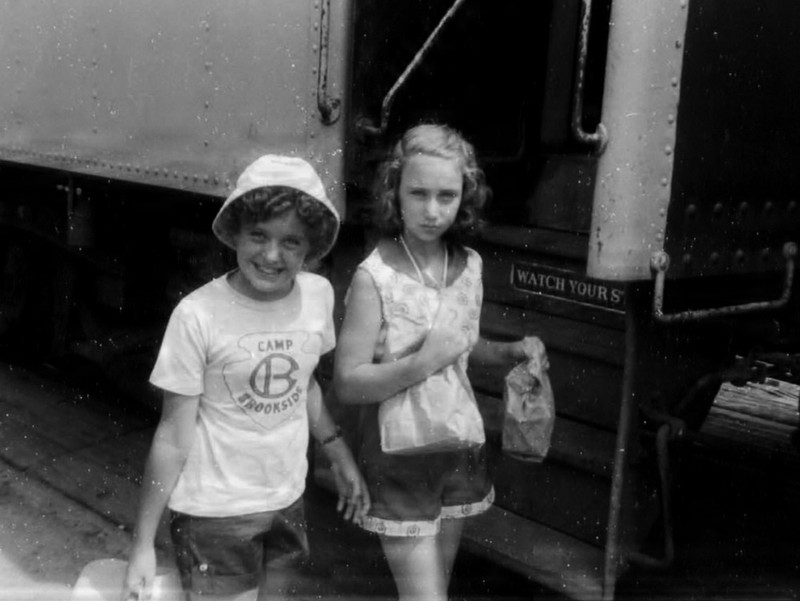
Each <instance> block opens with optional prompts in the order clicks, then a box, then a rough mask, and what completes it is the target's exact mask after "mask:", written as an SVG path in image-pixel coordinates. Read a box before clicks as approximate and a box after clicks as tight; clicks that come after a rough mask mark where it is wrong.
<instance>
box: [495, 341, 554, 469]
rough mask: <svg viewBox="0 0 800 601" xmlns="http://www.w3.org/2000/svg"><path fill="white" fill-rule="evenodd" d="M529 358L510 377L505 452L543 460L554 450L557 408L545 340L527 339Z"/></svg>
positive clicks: (506, 405)
mask: <svg viewBox="0 0 800 601" xmlns="http://www.w3.org/2000/svg"><path fill="white" fill-rule="evenodd" d="M523 345H524V348H525V353H526V355H527V356H528V357H529V359H528V361H526V362H525V363H520V364H519V365H517V366H516V367H515V368H514V369H512V370H511V371H510V372H509V373H508V375H507V376H506V381H505V391H504V394H503V396H504V397H505V398H504V401H505V419H504V421H503V451H505V452H506V453H508V454H509V455H512V456H513V457H516V458H518V459H523V460H525V461H532V462H536V463H538V462H541V461H543V460H544V458H545V457H546V456H547V452H548V450H549V449H550V438H551V437H552V435H553V425H554V423H555V417H556V411H555V400H554V399H553V389H552V387H551V386H550V378H549V377H548V375H547V369H548V367H549V364H548V361H547V354H546V352H545V348H544V343H542V341H541V340H539V338H537V337H535V336H531V337H527V338H525V339H524V341H523Z"/></svg>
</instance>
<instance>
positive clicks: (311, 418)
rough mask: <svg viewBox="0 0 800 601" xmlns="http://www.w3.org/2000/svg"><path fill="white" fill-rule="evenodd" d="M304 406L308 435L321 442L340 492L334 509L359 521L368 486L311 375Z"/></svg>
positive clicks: (366, 502) (367, 504) (366, 503)
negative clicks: (305, 407) (306, 410)
mask: <svg viewBox="0 0 800 601" xmlns="http://www.w3.org/2000/svg"><path fill="white" fill-rule="evenodd" d="M307 407H308V425H309V429H310V431H311V434H312V436H313V437H314V438H315V439H316V440H317V442H319V443H320V445H321V448H322V451H323V452H324V453H325V456H326V457H327V458H328V460H329V461H330V462H331V469H332V471H333V476H334V479H335V481H336V488H337V490H338V493H339V501H338V504H337V506H336V509H337V511H342V512H343V514H342V515H343V517H344V518H345V519H346V520H350V519H352V520H353V521H360V519H361V518H362V517H363V516H364V514H365V513H366V512H367V511H369V507H370V499H369V493H368V492H367V485H366V483H365V482H364V479H363V478H362V477H361V472H360V471H359V470H358V466H357V465H356V462H355V460H354V459H353V455H352V453H351V452H350V448H349V447H348V446H347V444H346V443H345V441H344V438H343V437H342V435H341V431H340V430H339V428H338V427H337V426H336V424H335V423H334V421H333V418H332V417H331V415H330V413H329V412H328V408H327V407H326V406H325V403H324V401H323V400H322V391H321V389H320V387H319V385H318V384H317V381H316V380H315V379H314V378H311V379H310V380H309V386H308V401H307Z"/></svg>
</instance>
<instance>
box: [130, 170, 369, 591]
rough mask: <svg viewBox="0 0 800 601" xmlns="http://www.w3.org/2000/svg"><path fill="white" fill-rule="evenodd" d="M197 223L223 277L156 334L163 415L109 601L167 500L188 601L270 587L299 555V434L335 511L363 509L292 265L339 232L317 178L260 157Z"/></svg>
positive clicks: (142, 579) (311, 257)
mask: <svg viewBox="0 0 800 601" xmlns="http://www.w3.org/2000/svg"><path fill="white" fill-rule="evenodd" d="M212 229H213V231H214V233H215V234H216V236H217V237H218V238H219V239H220V240H221V241H222V242H223V243H224V244H226V245H227V246H229V247H230V248H232V249H233V250H234V251H236V262H237V268H236V269H234V270H232V271H230V272H229V273H227V274H225V275H223V276H221V277H219V278H216V279H214V280H212V281H211V282H208V283H207V284H205V285H203V286H201V287H200V288H198V289H197V290H195V291H194V292H192V293H191V294H189V295H188V296H186V297H185V298H184V299H182V300H181V302H180V303H178V305H177V307H176V308H175V310H174V311H173V313H172V316H171V317H170V320H169V323H168V325H167V330H166V332H165V334H164V340H163V342H162V345H161V349H160V351H159V355H158V358H157V360H156V364H155V367H154V369H153V372H152V374H151V376H150V382H151V383H153V384H154V385H156V386H157V387H159V388H161V389H162V390H163V391H164V402H163V409H162V414H161V419H160V421H159V424H158V427H157V429H156V433H155V437H154V440H153V444H152V447H151V449H150V454H149V456H148V460H147V464H146V466H145V474H144V478H143V484H142V498H141V503H140V508H139V515H138V519H137V523H136V527H135V530H134V537H133V543H132V546H131V552H130V559H129V563H128V569H127V572H126V576H125V580H124V582H123V591H122V595H123V599H128V598H131V597H132V598H139V597H138V596H137V595H139V594H140V593H144V594H145V595H146V594H147V593H148V592H149V588H150V587H151V585H152V582H153V578H154V576H155V567H156V566H155V551H154V538H155V534H156V530H157V527H158V523H159V520H160V517H161V514H162V513H163V511H164V509H165V508H166V507H169V509H170V514H171V520H170V524H171V532H172V539H173V542H174V545H175V551H176V563H177V566H178V570H179V572H180V575H181V583H182V586H183V588H184V590H185V591H186V592H187V593H188V594H189V596H190V598H192V599H194V598H196V597H202V598H203V599H208V598H214V599H218V598H233V597H235V596H236V595H239V594H240V593H242V592H244V591H247V590H250V589H254V588H258V589H259V595H260V596H259V598H261V595H264V594H277V595H281V594H282V593H283V592H285V589H286V587H288V586H290V585H291V580H292V573H293V570H294V569H295V567H296V565H297V560H299V559H302V558H304V557H305V556H306V554H307V552H308V542H307V536H306V530H305V520H304V517H303V504H302V494H303V491H304V488H305V480H306V474H307V471H308V462H307V458H306V457H307V454H306V451H307V445H308V438H309V431H310V432H311V434H312V435H313V436H314V438H316V439H317V441H318V442H319V443H320V445H321V447H322V449H323V450H324V452H325V453H326V455H327V456H328V458H329V459H330V461H331V465H332V469H333V472H334V475H335V477H336V483H337V488H338V491H339V507H338V509H339V510H340V511H343V513H344V517H345V518H346V519H353V520H356V521H357V520H359V519H360V518H361V516H362V515H363V513H364V512H365V511H366V510H367V509H368V508H369V495H368V493H367V491H366V486H365V484H364V482H363V480H362V478H361V474H360V473H359V471H358V468H357V467H356V463H355V461H354V460H353V457H352V455H351V453H350V450H349V449H348V447H347V445H346V444H345V442H344V439H343V438H342V437H341V435H340V433H339V429H338V428H337V427H336V425H335V424H334V423H333V420H332V419H331V416H330V414H329V413H328V411H327V409H326V407H325V405H324V403H323V402H322V394H321V391H320V388H319V385H318V384H317V383H316V381H315V379H314V376H313V371H314V369H315V367H316V365H317V363H318V361H319V358H320V355H322V354H324V353H327V352H328V351H330V350H331V349H332V348H333V347H334V344H335V334H334V325H333V289H332V287H331V285H330V283H329V282H328V280H326V279H325V278H323V277H321V276H319V275H316V274H313V273H308V272H306V271H304V266H305V265H307V264H308V263H310V262H313V261H316V260H319V259H320V258H322V257H323V256H324V255H325V254H326V253H327V252H328V251H330V249H331V247H332V246H333V243H334V242H335V240H336V235H337V233H338V229H339V216H338V214H337V212H336V209H335V208H334V206H333V205H332V204H331V202H330V201H329V200H328V197H327V195H326V193H325V188H324V186H323V184H322V182H321V181H320V178H319V176H318V175H317V173H316V172H315V171H314V168H313V167H311V165H309V164H308V163H307V162H306V161H304V160H303V159H300V158H295V157H287V156H277V155H266V156H262V157H261V158H259V159H257V160H256V161H255V162H253V163H252V164H251V165H249V166H248V167H247V168H246V169H245V170H244V172H243V173H242V174H241V176H240V177H239V179H238V181H237V184H236V188H235V189H234V191H233V192H232V193H231V195H230V196H229V197H228V198H227V199H226V200H225V202H224V204H223V205H222V208H221V209H220V210H219V213H218V214H217V216H216V218H215V219H214V222H213V224H212ZM145 598H146V597H145Z"/></svg>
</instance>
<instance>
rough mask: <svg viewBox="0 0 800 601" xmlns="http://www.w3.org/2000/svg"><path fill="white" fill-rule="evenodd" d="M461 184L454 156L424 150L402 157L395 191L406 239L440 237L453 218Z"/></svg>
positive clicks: (457, 206) (423, 239)
mask: <svg viewBox="0 0 800 601" xmlns="http://www.w3.org/2000/svg"><path fill="white" fill-rule="evenodd" d="M463 186H464V177H463V175H462V173H461V164H460V162H459V161H458V160H457V159H444V158H441V157H435V156H429V155H424V154H418V155H413V156H411V157H409V158H408V159H406V162H405V164H404V165H403V171H402V173H401V175H400V185H399V187H398V192H397V196H398V199H399V202H400V215H401V217H402V219H403V235H404V236H405V237H406V239H416V240H418V241H420V242H433V241H436V240H438V239H439V238H441V237H442V234H444V233H445V232H446V231H447V230H448V229H449V227H450V226H451V225H453V222H454V221H455V219H456V215H457V214H458V208H459V207H460V206H461V192H462V188H463Z"/></svg>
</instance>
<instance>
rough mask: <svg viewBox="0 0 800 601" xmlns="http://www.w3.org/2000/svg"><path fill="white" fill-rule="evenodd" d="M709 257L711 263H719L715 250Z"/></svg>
mask: <svg viewBox="0 0 800 601" xmlns="http://www.w3.org/2000/svg"><path fill="white" fill-rule="evenodd" d="M710 259H711V263H713V264H715V265H716V264H717V263H719V253H716V252H714V253H711V257H710Z"/></svg>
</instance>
